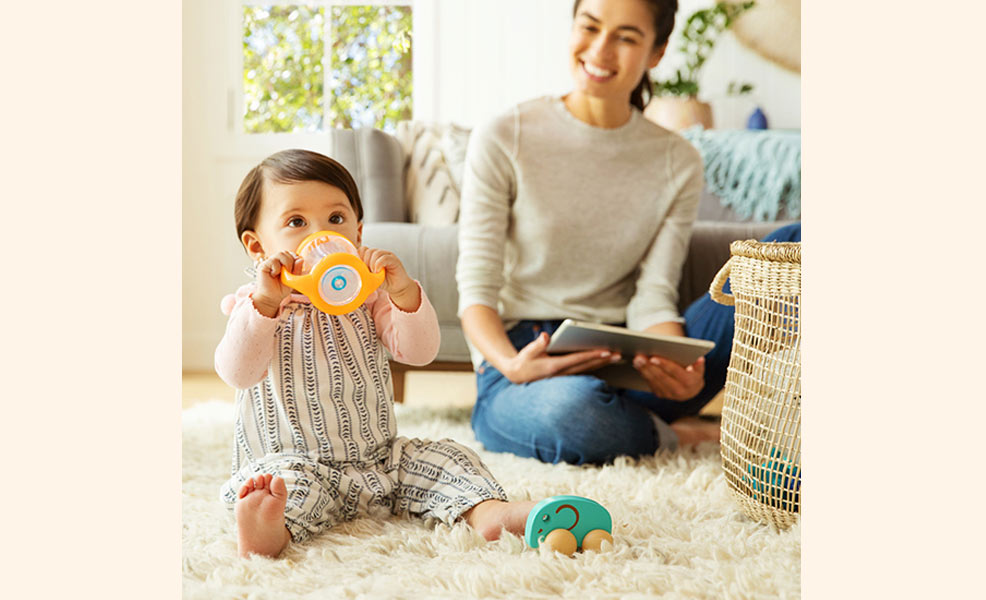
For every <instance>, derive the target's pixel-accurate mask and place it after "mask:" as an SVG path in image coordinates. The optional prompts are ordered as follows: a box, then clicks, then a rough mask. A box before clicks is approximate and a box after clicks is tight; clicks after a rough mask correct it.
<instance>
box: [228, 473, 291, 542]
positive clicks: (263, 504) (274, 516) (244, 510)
mask: <svg viewBox="0 0 986 600" xmlns="http://www.w3.org/2000/svg"><path fill="white" fill-rule="evenodd" d="M287 501H288V489H287V486H285V485H284V480H283V479H281V478H280V477H272V476H271V475H270V474H267V475H258V476H257V477H255V478H253V479H250V480H248V481H247V482H246V483H245V484H244V485H243V487H241V488H240V497H239V499H238V500H237V501H236V509H235V512H236V531H237V543H238V545H239V549H240V556H242V557H247V556H249V555H251V554H260V555H263V556H269V557H271V558H274V557H276V556H277V555H278V554H280V553H281V550H283V549H284V547H285V546H287V545H288V542H289V541H290V540H291V534H290V533H289V532H288V530H287V528H286V527H285V526H284V505H285V504H287Z"/></svg>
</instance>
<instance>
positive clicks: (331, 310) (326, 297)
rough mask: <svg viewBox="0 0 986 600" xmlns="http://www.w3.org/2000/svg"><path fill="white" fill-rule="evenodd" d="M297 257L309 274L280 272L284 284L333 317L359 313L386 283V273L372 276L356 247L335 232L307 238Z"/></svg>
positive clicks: (322, 232) (299, 248) (380, 272)
mask: <svg viewBox="0 0 986 600" xmlns="http://www.w3.org/2000/svg"><path fill="white" fill-rule="evenodd" d="M297 254H298V256H300V257H301V258H302V260H304V264H305V267H306V269H307V270H308V272H307V273H305V274H303V275H294V274H292V273H288V272H287V270H286V269H281V281H282V282H284V285H286V286H288V287H290V288H292V289H295V290H298V291H299V292H301V293H302V294H304V295H305V296H307V297H308V299H309V300H311V301H312V304H313V305H314V306H315V308H317V309H319V310H320V311H322V312H324V313H328V314H330V315H344V314H346V313H348V312H352V311H354V310H356V309H357V308H358V307H359V306H360V305H362V304H363V302H365V301H366V299H367V298H368V297H369V295H370V294H372V293H373V292H374V290H376V289H377V288H378V287H380V284H381V283H383V280H384V271H383V270H380V271H378V272H376V273H371V272H370V270H369V269H368V268H367V267H366V264H364V263H363V261H362V260H360V258H359V253H358V252H357V251H356V246H354V245H353V244H352V242H350V241H349V240H348V239H346V237H345V236H343V235H340V234H338V233H336V232H334V231H319V232H318V233H313V234H311V235H310V236H308V237H306V238H305V239H304V240H302V242H301V244H300V245H299V246H298V250H297ZM309 266H310V268H309Z"/></svg>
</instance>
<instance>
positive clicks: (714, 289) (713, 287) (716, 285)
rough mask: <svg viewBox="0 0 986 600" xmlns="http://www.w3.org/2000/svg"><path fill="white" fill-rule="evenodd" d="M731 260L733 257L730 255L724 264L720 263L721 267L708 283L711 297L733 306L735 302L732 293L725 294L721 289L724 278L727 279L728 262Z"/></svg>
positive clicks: (720, 302)
mask: <svg viewBox="0 0 986 600" xmlns="http://www.w3.org/2000/svg"><path fill="white" fill-rule="evenodd" d="M732 262H733V259H732V257H730V259H729V260H727V261H726V264H724V265H722V268H721V269H719V272H718V273H716V277H715V279H713V280H712V283H711V284H710V285H709V295H710V296H712V299H713V300H715V301H716V302H718V303H719V304H725V305H726V306H733V305H734V304H735V303H736V299H735V298H733V295H732V294H726V293H723V291H722V287H723V286H724V285H726V280H727V279H729V270H730V263H732Z"/></svg>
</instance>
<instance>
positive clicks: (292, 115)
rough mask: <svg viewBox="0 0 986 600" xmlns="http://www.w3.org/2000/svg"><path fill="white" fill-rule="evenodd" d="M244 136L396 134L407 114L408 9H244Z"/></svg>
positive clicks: (349, 5)
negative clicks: (337, 130)
mask: <svg viewBox="0 0 986 600" xmlns="http://www.w3.org/2000/svg"><path fill="white" fill-rule="evenodd" d="M241 9H242V13H241V27H242V29H241V31H242V51H243V54H242V82H243V91H242V93H243V96H242V99H243V104H242V106H243V112H242V131H243V132H245V133H301V132H317V131H321V130H324V129H329V128H333V127H343V128H357V127H377V128H380V129H383V130H385V131H393V130H394V128H395V126H396V124H397V122H398V121H403V120H410V119H411V109H412V91H413V78H412V54H411V46H412V20H411V16H412V15H411V6H409V5H408V4H407V3H406V2H405V3H404V4H400V3H394V2H388V3H383V2H377V3H375V4H374V3H369V2H368V1H367V0H362V1H361V2H359V3H357V2H341V1H336V2H329V1H326V2H319V1H314V2H309V3H306V4H300V3H295V4H272V3H266V4H264V3H244V4H242V5H241Z"/></svg>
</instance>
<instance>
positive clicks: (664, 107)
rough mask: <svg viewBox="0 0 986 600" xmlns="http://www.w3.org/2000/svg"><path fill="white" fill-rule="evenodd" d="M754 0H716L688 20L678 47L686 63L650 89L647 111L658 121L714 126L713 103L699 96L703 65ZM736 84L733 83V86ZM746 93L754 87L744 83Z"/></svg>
mask: <svg viewBox="0 0 986 600" xmlns="http://www.w3.org/2000/svg"><path fill="white" fill-rule="evenodd" d="M754 4H755V2H753V1H752V0H749V1H746V2H722V1H720V2H717V3H716V4H715V6H713V7H711V8H704V9H702V10H697V11H695V12H694V13H692V14H691V16H689V17H688V19H687V20H686V21H685V27H684V29H683V30H682V32H681V40H680V42H679V44H678V47H677V51H678V52H680V53H681V54H682V55H683V56H684V57H685V65H684V67H682V68H679V69H678V70H677V71H676V72H675V74H674V76H673V77H671V78H669V79H665V80H656V81H655V82H654V85H653V87H652V89H651V93H652V97H651V101H650V102H649V103H648V104H647V107H646V109H645V110H644V114H645V115H646V116H647V118H649V119H651V120H652V121H654V122H655V123H657V124H659V125H661V126H663V127H666V128H668V129H672V130H680V129H685V128H687V127H691V126H692V125H702V126H703V127H705V128H706V129H711V128H712V107H711V106H709V104H708V103H706V102H701V101H700V100H699V99H698V91H699V89H698V78H699V73H700V72H701V70H702V65H704V64H705V61H706V59H707V58H708V57H709V55H710V54H712V49H713V47H715V43H716V40H717V39H718V38H719V35H720V34H722V32H723V31H725V30H726V29H728V28H729V26H730V25H732V24H733V21H735V20H736V18H737V17H738V16H739V15H741V14H742V13H744V12H746V11H747V10H749V9H750V8H753V5H754ZM733 85H735V84H730V86H731V87H732V86H733ZM741 89H742V90H743V92H744V93H747V92H749V91H750V90H752V89H753V86H752V85H750V84H748V83H747V84H742V88H741Z"/></svg>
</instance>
